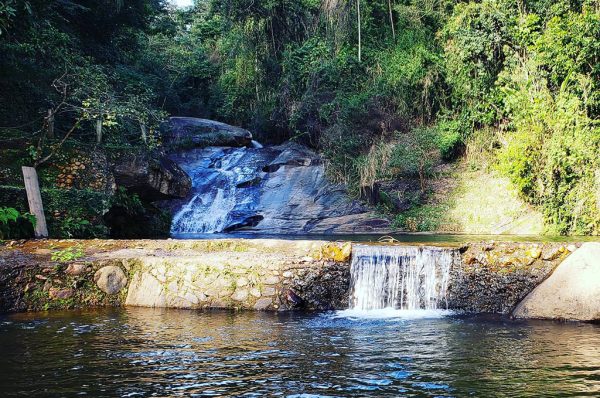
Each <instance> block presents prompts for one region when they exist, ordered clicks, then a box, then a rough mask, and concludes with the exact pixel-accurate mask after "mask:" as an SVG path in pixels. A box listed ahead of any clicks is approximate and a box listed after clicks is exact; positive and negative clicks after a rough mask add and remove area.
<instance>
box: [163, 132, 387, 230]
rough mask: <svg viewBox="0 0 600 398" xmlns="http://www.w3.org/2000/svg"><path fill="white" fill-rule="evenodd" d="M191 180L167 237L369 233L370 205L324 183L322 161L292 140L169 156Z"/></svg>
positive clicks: (373, 225)
mask: <svg viewBox="0 0 600 398" xmlns="http://www.w3.org/2000/svg"><path fill="white" fill-rule="evenodd" d="M171 159H173V160H174V161H175V162H176V163H178V164H179V166H180V167H181V168H182V169H183V170H185V172H186V173H187V174H188V175H189V176H190V178H191V179H192V191H191V194H190V196H189V197H188V198H186V199H185V200H182V201H177V202H176V203H174V204H173V207H171V208H170V210H171V211H172V212H173V214H174V216H173V223H172V227H171V233H172V235H173V236H175V237H178V238H182V237H196V236H206V235H207V234H214V233H231V232H238V233H240V232H246V233H248V232H254V233H262V234H302V233H311V232H312V233H315V232H316V233H334V232H349V231H350V232H354V231H357V232H359V231H364V230H367V231H370V232H372V231H375V230H377V228H378V225H382V228H384V229H385V228H386V226H387V225H389V224H386V223H383V224H381V222H380V221H381V220H379V221H378V220H374V221H370V218H371V217H370V216H369V214H368V212H369V209H367V208H365V207H364V206H362V205H361V204H360V203H358V202H356V201H354V200H352V199H350V198H349V197H348V196H347V195H346V191H345V190H344V188H343V187H341V186H337V185H334V184H330V183H329V182H328V181H327V177H326V174H325V168H324V165H323V161H322V159H321V158H320V157H319V156H318V155H317V154H316V153H314V152H313V151H311V150H309V149H308V148H306V147H303V146H301V145H298V144H294V143H286V144H283V145H279V146H267V147H263V146H262V145H261V144H259V143H258V142H255V141H253V142H252V144H251V145H250V146H249V147H243V148H230V147H208V148H192V149H187V150H182V151H180V152H179V153H176V154H173V155H172V156H171Z"/></svg>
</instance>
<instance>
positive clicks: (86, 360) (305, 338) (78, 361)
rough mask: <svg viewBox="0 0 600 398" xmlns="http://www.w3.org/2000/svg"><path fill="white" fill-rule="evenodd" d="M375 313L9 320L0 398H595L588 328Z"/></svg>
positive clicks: (135, 314) (149, 313)
mask: <svg viewBox="0 0 600 398" xmlns="http://www.w3.org/2000/svg"><path fill="white" fill-rule="evenodd" d="M385 314H387V315H389V316H384V317H371V316H367V317H366V318H365V317H359V316H358V314H356V313H348V312H344V313H333V312H332V313H326V314H254V313H240V314H232V313H195V312H183V311H163V312H160V311H154V310H145V309H127V310H124V311H123V312H117V313H115V312H114V311H112V312H102V311H99V312H94V313H90V314H69V313H65V314H63V315H42V314H35V315H30V316H28V317H27V318H24V317H21V318H19V317H14V318H13V317H8V318H5V319H3V320H2V323H0V326H1V328H0V349H1V352H2V355H0V396H2V397H11V396H16V395H21V396H26V395H36V393H38V392H39V391H46V392H47V393H48V394H49V396H56V395H60V396H74V395H78V394H87V395H89V396H192V395H198V396H290V397H336V396H344V397H346V396H360V397H363V396H366V397H396V396H399V395H410V396H419V397H441V396H453V397H466V396H483V397H494V396H498V395H502V394H503V393H504V392H506V393H507V394H509V393H510V394H511V395H512V396H518V397H536V396H540V395H544V396H547V397H563V396H600V365H599V364H600V349H599V348H598V347H600V327H598V326H595V325H574V324H562V323H552V322H545V323H540V322H523V321H519V322H513V321H511V320H508V319H500V320H498V319H491V320H490V319H486V318H482V317H472V318H467V317H460V318H457V317H454V316H447V315H446V314H444V315H441V316H440V314H439V313H435V314H419V315H420V316H415V315H414V314H407V313H406V312H402V313H400V314H398V313H397V312H395V311H394V312H391V311H388V312H385ZM108 320H110V321H108ZM60 331H63V333H60ZM71 331H73V332H74V333H71ZM82 380H85V383H81V381H82Z"/></svg>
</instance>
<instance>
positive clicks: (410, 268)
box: [350, 245, 457, 311]
mask: <svg viewBox="0 0 600 398" xmlns="http://www.w3.org/2000/svg"><path fill="white" fill-rule="evenodd" d="M456 258H457V253H456V250H451V249H444V248H435V247H420V246H375V245H354V246H353V249H352V265H351V268H350V274H351V289H350V307H352V309H353V310H361V311H364V310H381V309H385V308H395V309H403V310H436V309H445V308H447V303H446V292H447V288H448V281H449V276H450V270H451V268H452V264H453V262H454V261H455V259H456Z"/></svg>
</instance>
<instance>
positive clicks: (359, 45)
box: [356, 0, 362, 62]
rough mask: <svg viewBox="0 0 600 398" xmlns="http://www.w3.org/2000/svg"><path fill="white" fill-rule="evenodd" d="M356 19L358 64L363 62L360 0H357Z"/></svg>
mask: <svg viewBox="0 0 600 398" xmlns="http://www.w3.org/2000/svg"><path fill="white" fill-rule="evenodd" d="M356 18H357V20H358V62H362V38H361V31H360V30H361V26H360V0H356Z"/></svg>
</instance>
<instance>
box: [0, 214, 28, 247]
mask: <svg viewBox="0 0 600 398" xmlns="http://www.w3.org/2000/svg"><path fill="white" fill-rule="evenodd" d="M35 222H36V220H35V216H33V215H32V214H29V213H23V214H21V213H20V212H19V211H18V210H16V209H14V208H12V207H0V239H20V238H30V237H32V236H33V228H35Z"/></svg>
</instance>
